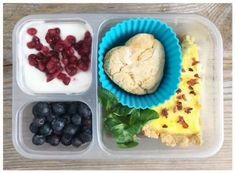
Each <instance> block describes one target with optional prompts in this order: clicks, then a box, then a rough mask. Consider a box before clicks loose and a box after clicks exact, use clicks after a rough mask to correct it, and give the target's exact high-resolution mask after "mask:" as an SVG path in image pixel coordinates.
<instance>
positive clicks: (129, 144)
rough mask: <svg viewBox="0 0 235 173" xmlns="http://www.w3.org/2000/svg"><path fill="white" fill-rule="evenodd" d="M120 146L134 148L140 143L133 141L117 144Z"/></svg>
mask: <svg viewBox="0 0 235 173" xmlns="http://www.w3.org/2000/svg"><path fill="white" fill-rule="evenodd" d="M117 145H118V146H119V147H120V148H132V147H135V146H137V145H138V142H135V141H132V142H128V143H124V144H117Z"/></svg>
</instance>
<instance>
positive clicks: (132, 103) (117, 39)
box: [98, 18, 182, 109]
mask: <svg viewBox="0 0 235 173" xmlns="http://www.w3.org/2000/svg"><path fill="white" fill-rule="evenodd" d="M139 33H148V34H152V35H154V37H155V38H156V39H158V40H159V41H160V42H161V44H162V45H163V47H164V50H165V67H164V75H163V78H162V80H161V83H160V85H159V87H158V89H157V90H156V91H155V92H154V93H152V94H146V95H134V94H131V93H128V92H126V91H124V90H123V89H121V88H120V87H119V86H118V85H116V84H115V83H114V82H113V81H112V80H111V79H110V78H109V77H108V75H107V74H106V73H105V71H104V57H105V54H106V53H107V52H108V51H109V50H110V49H112V48H114V47H116V46H121V45H124V44H125V42H126V41H127V40H128V39H130V38H131V37H133V36H134V35H136V34H139ZM181 63H182V52H181V46H180V44H179V40H178V38H177V36H176V33H175V32H174V31H173V29H172V28H171V27H170V26H168V25H167V24H166V23H164V22H162V21H160V20H158V19H155V18H132V19H128V20H125V21H123V22H121V23H118V24H117V25H116V26H114V27H112V28H111V29H110V30H109V31H108V32H106V33H105V35H104V37H103V38H102V40H101V42H100V44H99V50H98V74H99V81H100V83H101V86H102V87H103V88H105V89H107V90H108V91H110V92H111V93H113V94H114V95H115V96H116V97H117V99H118V101H119V102H120V103H121V104H122V105H124V106H128V107H130V108H136V109H147V108H152V107H155V106H158V105H160V104H163V103H164V102H165V101H167V100H169V99H170V98H171V97H172V96H173V95H174V94H175V93H176V90H177V89H178V85H179V82H180V77H181Z"/></svg>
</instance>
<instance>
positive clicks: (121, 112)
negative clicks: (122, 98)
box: [113, 104, 135, 117]
mask: <svg viewBox="0 0 235 173" xmlns="http://www.w3.org/2000/svg"><path fill="white" fill-rule="evenodd" d="M133 111H135V109H131V108H128V107H127V106H122V105H120V104H119V105H118V106H117V107H116V108H115V109H114V112H113V113H114V114H115V115H117V116H120V117H122V116H127V115H130V114H131V113H132V112H133Z"/></svg>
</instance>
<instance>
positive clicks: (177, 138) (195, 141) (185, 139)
mask: <svg viewBox="0 0 235 173" xmlns="http://www.w3.org/2000/svg"><path fill="white" fill-rule="evenodd" d="M142 130H143V133H144V135H145V136H147V137H149V138H156V139H157V138H160V139H161V142H162V143H164V144H165V145H167V146H170V147H175V146H179V147H188V146H190V145H201V144H202V137H201V134H192V135H180V134H169V133H160V132H158V131H155V130H151V128H149V127H148V126H144V128H143V129H142Z"/></svg>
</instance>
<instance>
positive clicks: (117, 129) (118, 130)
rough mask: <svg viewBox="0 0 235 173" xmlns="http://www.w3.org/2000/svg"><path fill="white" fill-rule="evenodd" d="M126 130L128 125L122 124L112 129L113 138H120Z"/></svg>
mask: <svg viewBox="0 0 235 173" xmlns="http://www.w3.org/2000/svg"><path fill="white" fill-rule="evenodd" d="M126 128H127V125H126V124H123V123H121V124H118V125H116V126H113V127H112V128H110V131H111V132H112V134H113V136H115V137H118V136H120V135H122V134H123V132H124V131H125V129H126Z"/></svg>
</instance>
